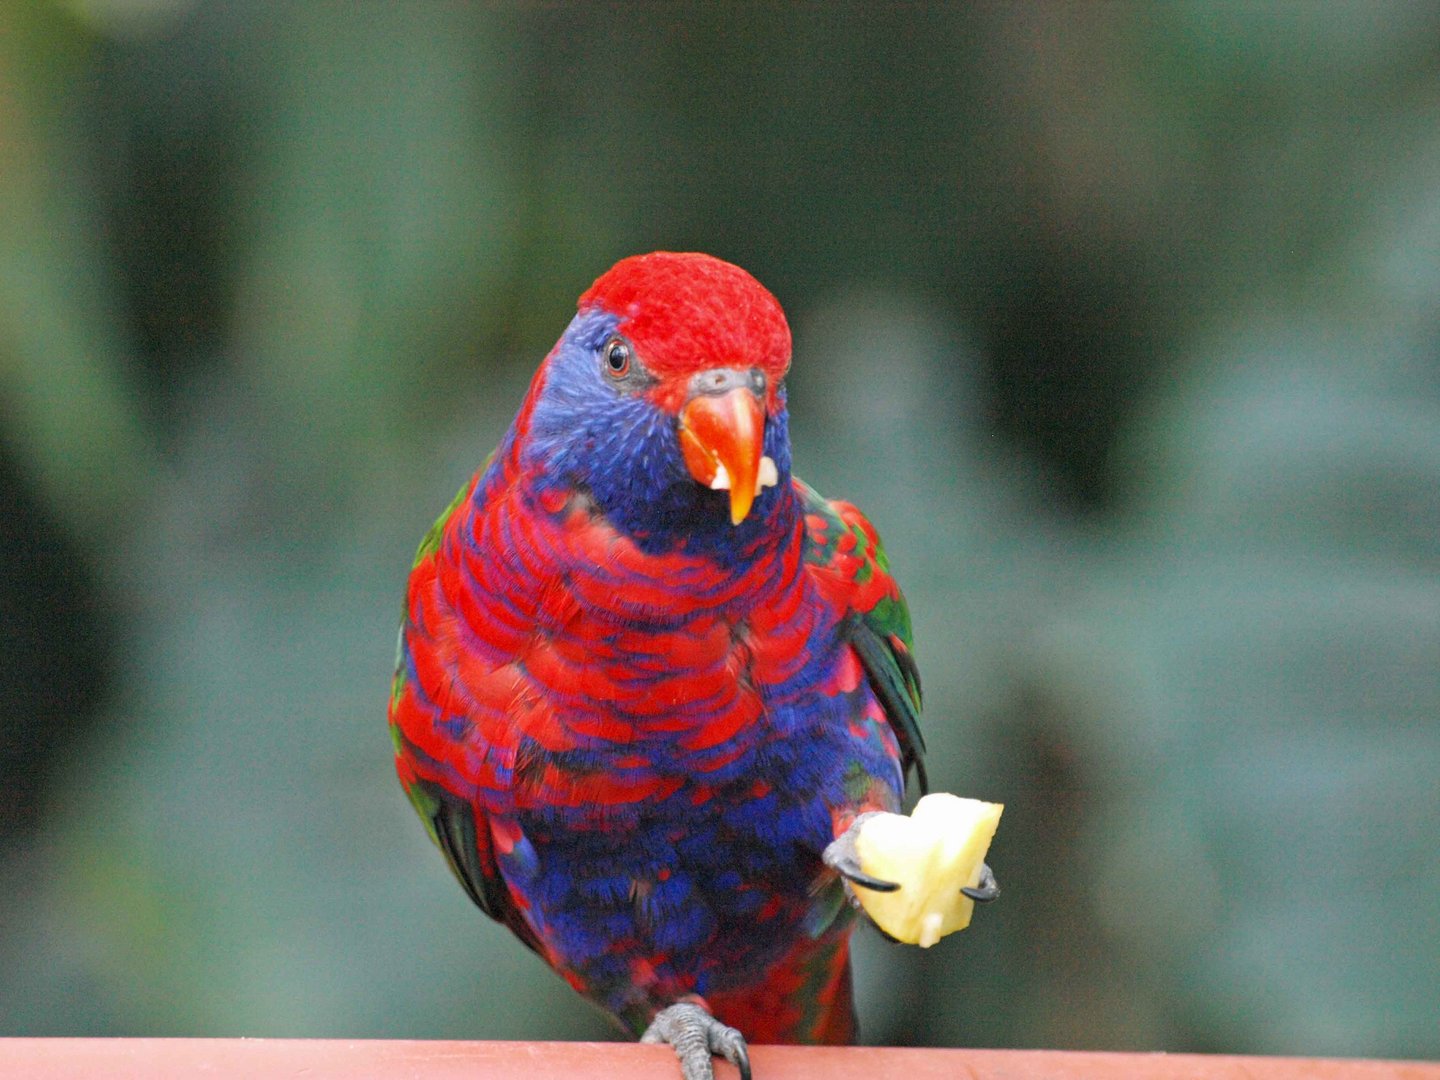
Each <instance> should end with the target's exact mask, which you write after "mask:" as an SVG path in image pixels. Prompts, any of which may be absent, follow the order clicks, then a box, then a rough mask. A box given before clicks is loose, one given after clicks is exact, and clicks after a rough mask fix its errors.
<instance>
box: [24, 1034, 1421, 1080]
mask: <svg viewBox="0 0 1440 1080" xmlns="http://www.w3.org/2000/svg"><path fill="white" fill-rule="evenodd" d="M751 1058H752V1063H753V1065H754V1070H755V1076H756V1077H757V1080H799V1078H801V1077H805V1078H814V1077H824V1078H825V1080H889V1078H893V1080H1042V1078H1043V1080H1140V1078H1145V1080H1157V1078H1161V1080H1181V1078H1184V1080H1440V1064H1435V1063H1422V1062H1408V1061H1337V1060H1327V1059H1307V1058H1259V1057H1218V1056H1217V1057H1206V1056H1199V1055H1192V1054H1091V1053H1086V1054H1080V1053H1070V1052H1065V1051H1058V1050H911V1049H882V1048H878V1047H860V1048H845V1049H836V1048H832V1047H808V1046H805V1047H798V1046H756V1047H752V1049H751ZM679 1075H680V1073H679V1071H678V1070H677V1068H676V1066H675V1058H674V1056H673V1054H672V1053H671V1052H670V1050H669V1049H668V1048H666V1047H660V1046H638V1045H635V1044H633V1043H556V1042H539V1043H535V1042H419V1041H403V1042H402V1041H393V1042H390V1041H379V1040H355V1041H346V1040H341V1039H320V1040H309V1039H0V1078H3V1080H21V1078H23V1080H60V1078H62V1077H63V1078H65V1080H71V1078H83V1077H104V1078H105V1080H157V1078H168V1077H191V1076H204V1077H206V1078H208V1080H266V1078H269V1077H287V1078H290V1077H303V1078H304V1080H342V1078H343V1080H381V1078H384V1080H399V1078H405V1080H452V1078H453V1080H584V1078H588V1077H605V1078H610V1077H625V1078H627V1080H677V1078H678V1077H679ZM735 1075H736V1073H735V1070H734V1069H732V1068H731V1067H730V1066H729V1065H728V1064H726V1063H724V1062H717V1067H716V1080H733V1078H734V1077H735Z"/></svg>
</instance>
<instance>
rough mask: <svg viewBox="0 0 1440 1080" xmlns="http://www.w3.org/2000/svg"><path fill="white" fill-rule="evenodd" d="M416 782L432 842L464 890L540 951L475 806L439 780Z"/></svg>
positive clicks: (489, 913)
mask: <svg viewBox="0 0 1440 1080" xmlns="http://www.w3.org/2000/svg"><path fill="white" fill-rule="evenodd" d="M418 786H420V787H421V788H422V789H423V790H424V794H425V800H424V801H425V803H426V804H427V808H428V809H429V818H430V823H431V825H432V826H433V827H434V830H435V843H436V844H437V845H439V848H440V850H441V851H442V852H444V853H445V861H446V862H447V863H449V864H450V869H451V870H452V871H453V872H454V874H455V877H456V879H457V880H458V881H459V882H460V887H461V888H463V889H464V890H465V894H466V895H467V896H469V897H470V899H471V900H473V901H475V905H476V906H477V907H478V908H479V909H480V910H481V911H483V912H485V914H486V915H489V916H490V917H491V918H492V919H494V920H495V921H496V922H500V923H504V924H505V925H506V926H508V927H509V928H510V929H511V930H512V931H513V932H514V933H515V936H516V937H518V938H519V939H520V940H521V941H523V942H524V943H525V944H526V945H528V946H529V947H530V948H532V949H534V950H535V951H536V952H537V953H538V952H540V945H539V942H537V941H536V939H535V934H534V931H532V930H531V929H530V926H529V924H527V923H526V922H525V920H524V919H522V918H521V917H520V913H519V912H518V911H517V910H516V909H515V904H514V901H513V900H512V899H511V898H510V891H509V890H508V889H507V888H506V887H505V882H504V881H502V880H501V878H500V874H499V872H498V870H497V868H496V866H495V860H494V856H493V854H492V852H491V849H490V841H489V836H488V830H485V831H484V833H482V831H481V830H480V829H478V828H477V827H476V821H475V815H476V813H477V811H476V809H475V807H474V806H472V805H471V804H470V803H468V802H466V801H465V800H463V799H459V798H456V797H455V796H454V795H452V794H450V792H448V791H446V790H445V789H444V788H442V787H440V786H439V785H438V784H429V783H425V782H424V781H419V782H418Z"/></svg>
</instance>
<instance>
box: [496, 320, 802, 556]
mask: <svg viewBox="0 0 1440 1080" xmlns="http://www.w3.org/2000/svg"><path fill="white" fill-rule="evenodd" d="M619 322H620V320H619V318H618V317H617V316H615V315H611V314H609V313H608V312H604V311H599V310H591V311H587V312H582V313H581V314H579V315H577V316H575V318H574V320H572V322H571V323H570V326H569V327H568V328H567V329H566V331H565V334H564V335H563V336H562V337H561V339H560V343H559V345H558V346H557V347H556V350H555V352H554V354H553V355H552V356H551V358H550V361H549V371H548V374H547V376H546V379H545V384H544V387H543V389H542V390H541V393H540V397H539V399H538V400H537V401H536V403H535V408H534V412H533V413H532V414H531V417H530V425H529V433H528V438H527V440H526V445H525V446H524V448H523V450H522V461H523V462H524V465H525V469H526V471H527V472H529V473H531V474H532V475H535V476H537V477H538V478H539V484H540V485H541V486H546V485H552V484H553V485H557V486H560V487H562V488H565V489H570V490H577V491H581V492H584V493H586V494H587V495H588V496H589V497H590V498H591V499H593V500H594V503H595V505H596V508H597V509H598V510H599V512H600V513H602V514H603V515H604V516H605V517H606V518H607V519H608V520H609V521H610V523H611V524H612V525H614V526H615V527H616V528H617V529H619V530H620V531H621V532H624V533H625V534H627V535H628V536H630V537H631V538H632V539H633V540H635V542H636V543H637V544H639V545H640V547H641V548H642V549H644V550H647V551H655V552H659V551H669V550H675V549H676V548H678V547H684V548H685V549H686V550H689V551H691V552H693V553H696V554H699V553H702V552H703V553H708V554H712V555H715V556H718V557H720V558H722V559H723V558H724V556H725V555H726V554H727V553H729V554H735V555H738V553H739V552H741V551H743V550H745V549H749V548H752V547H753V545H754V543H755V542H756V541H757V540H758V539H759V538H760V537H761V536H762V535H763V534H764V533H765V532H767V531H768V530H771V529H773V528H775V522H774V521H773V520H772V519H773V517H774V511H775V509H776V506H777V504H778V503H779V502H780V501H781V499H780V498H779V496H780V493H782V492H788V490H789V476H790V444H789V436H788V433H787V426H786V413H785V411H784V407H783V403H784V396H783V391H782V393H781V396H780V401H781V410H780V411H779V412H778V413H777V414H773V415H771V416H769V417H768V418H767V420H766V425H765V427H766V430H765V453H766V454H768V455H769V456H770V457H772V458H773V459H774V460H775V464H776V471H777V472H778V473H779V478H780V483H779V484H778V485H777V486H775V487H772V488H767V489H766V490H764V491H762V492H761V493H760V495H759V497H758V498H757V499H756V502H755V507H754V509H753V510H752V512H751V514H750V516H749V517H747V518H746V520H745V521H743V522H741V523H740V525H738V526H736V525H732V524H731V522H730V516H729V503H728V500H727V497H726V493H725V492H723V491H711V490H709V489H708V488H706V487H704V486H702V485H701V484H698V483H697V482H696V481H695V479H694V478H693V477H692V476H691V475H690V473H689V471H688V470H687V469H686V467H685V463H684V459H683V458H682V457H681V453H680V445H679V441H678V438H677V434H676V430H677V420H676V417H675V416H674V415H673V414H672V413H669V412H667V411H666V410H665V409H663V408H661V407H660V406H659V405H657V404H656V403H655V402H654V401H653V400H652V398H651V396H650V395H649V394H648V393H647V391H648V390H649V389H651V388H653V387H654V386H655V385H656V382H655V380H654V379H653V378H651V377H650V376H648V375H647V374H646V372H645V369H644V363H645V358H644V357H643V356H639V355H636V356H634V357H633V358H632V361H631V368H630V371H629V372H628V373H627V375H626V376H625V377H624V378H623V379H617V378H616V377H615V376H614V375H613V374H611V373H610V372H609V371H607V369H606V364H607V355H606V345H607V344H608V343H609V342H611V340H612V339H613V338H614V337H615V336H616V334H617V327H618V325H619Z"/></svg>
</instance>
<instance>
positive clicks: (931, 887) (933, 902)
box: [855, 793, 1005, 949]
mask: <svg viewBox="0 0 1440 1080" xmlns="http://www.w3.org/2000/svg"><path fill="white" fill-rule="evenodd" d="M1004 809H1005V807H1004V805H1003V804H1001V803H988V802H981V801H980V800H979V799H962V798H960V797H958V796H956V795H948V794H944V793H938V794H935V795H926V796H925V797H924V798H923V799H921V800H920V801H919V802H918V803H916V804H915V810H914V811H913V812H912V813H911V815H910V816H909V817H904V816H903V815H900V814H876V815H875V816H874V817H871V818H869V819H867V820H866V821H864V822H863V823H862V824H861V828H860V831H859V834H858V835H857V836H856V838H855V854H856V855H857V857H858V858H859V862H860V869H861V870H863V871H864V872H865V873H866V874H868V875H870V876H871V877H874V878H878V879H880V880H882V881H893V882H896V883H897V884H898V885H899V886H900V888H898V889H896V890H895V891H894V892H876V891H875V890H873V889H867V888H865V887H864V886H862V885H858V884H857V885H855V895H856V897H857V898H858V899H859V901H860V905H861V907H863V908H864V909H865V911H866V912H867V913H868V914H869V916H870V918H872V919H874V920H875V924H876V925H877V926H879V927H880V929H882V930H884V931H885V932H886V933H887V934H889V935H890V936H891V937H893V938H895V939H896V940H897V941H903V942H905V943H907V944H910V945H919V946H920V947H921V948H924V949H928V948H929V947H930V946H931V945H934V944H935V943H936V942H937V941H939V940H940V939H941V938H942V937H944V936H945V935H946V934H953V933H955V931H957V930H964V929H965V927H967V926H969V925H970V917H971V915H972V914H973V913H974V911H975V901H974V900H971V899H970V897H968V896H966V895H965V894H964V893H962V892H961V891H960V890H961V888H975V887H976V886H977V885H978V884H979V883H980V867H981V864H982V863H983V862H984V861H985V852H986V851H988V850H989V849H990V841H991V839H992V838H993V837H994V836H995V829H996V826H998V825H999V824H1000V812H1001V811H1002V810H1004Z"/></svg>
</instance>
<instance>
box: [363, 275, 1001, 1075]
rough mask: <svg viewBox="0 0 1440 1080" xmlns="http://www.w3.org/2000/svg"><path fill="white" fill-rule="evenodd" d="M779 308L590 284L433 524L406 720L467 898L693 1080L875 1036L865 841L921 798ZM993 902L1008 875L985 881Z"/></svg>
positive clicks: (976, 893) (901, 652)
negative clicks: (863, 901) (793, 422)
mask: <svg viewBox="0 0 1440 1080" xmlns="http://www.w3.org/2000/svg"><path fill="white" fill-rule="evenodd" d="M790 360H791V335H790V329H789V326H788V323H787V321H786V318H785V315H784V312H783V311H782V309H781V306H780V304H779V301H778V300H777V299H776V298H775V297H774V295H773V294H772V293H771V292H770V291H769V290H767V289H766V288H765V287H764V286H763V285H761V284H760V282H759V281H757V280H756V279H755V278H754V277H752V276H751V275H750V274H749V273H748V272H746V271H745V270H743V269H741V268H740V267H738V266H736V265H734V264H732V263H729V262H726V261H723V260H721V259H718V258H716V257H714V256H711V255H706V254H701V253H696V252H668V251H657V252H653V253H650V254H645V255H635V256H631V257H628V258H625V259H622V260H621V261H620V262H618V263H616V264H615V265H614V266H613V267H611V268H610V269H609V270H608V271H606V272H605V273H604V274H602V275H601V276H600V277H599V278H598V279H597V280H596V281H595V282H594V283H593V284H592V285H591V286H590V288H589V289H588V290H586V291H585V292H584V293H583V294H582V295H581V296H580V299H579V302H578V305H577V309H576V314H575V315H574V317H573V319H572V320H571V321H570V323H569V325H568V326H567V327H566V329H565V331H564V333H563V334H562V335H561V336H560V339H559V341H558V342H557V343H556V344H555V346H554V347H553V348H552V349H551V351H550V352H549V353H548V355H547V356H546V357H545V359H544V360H543V361H542V363H541V364H540V366H539V368H538V370H537V371H536V373H535V375H534V377H533V378H532V380H531V382H530V385H529V389H528V392H527V393H526V395H525V397H524V400H523V402H522V403H521V405H520V408H519V411H518V413H517V414H516V416H515V419H514V422H513V423H512V425H511V426H510V428H509V430H508V431H507V432H506V433H505V434H504V436H503V438H502V440H501V442H500V444H499V446H498V447H497V449H496V450H495V451H494V452H493V453H492V454H491V455H490V456H489V457H488V458H486V459H485V461H484V462H483V463H482V464H481V466H480V468H479V470H478V471H477V472H476V473H475V474H474V476H473V477H471V478H470V480H469V481H468V482H467V483H466V484H465V485H464V486H463V488H462V489H461V490H460V492H459V494H458V495H457V496H456V497H455V499H454V501H453V502H452V503H451V504H450V506H449V507H448V508H447V509H446V510H445V512H444V513H443V514H442V515H441V516H440V518H439V520H438V521H436V522H435V524H434V525H433V526H432V527H431V529H430V530H429V532H428V533H427V534H426V535H425V537H424V539H423V540H422V542H421V544H420V546H419V550H418V552H417V554H416V557H415V561H414V564H413V567H412V569H411V571H410V576H409V581H408V587H407V590H406V597H405V605H404V614H403V620H402V626H401V631H400V641H399V648H398V657H397V661H396V668H395V674H394V678H393V681H392V684H391V691H390V701H389V708H388V719H389V725H390V732H391V738H392V741H393V745H394V750H395V764H396V770H397V773H398V775H399V779H400V783H401V785H402V786H403V788H404V790H405V792H406V794H407V795H408V797H409V801H410V802H411V803H412V805H413V806H414V808H415V810H416V811H417V812H418V814H419V815H420V817H421V819H422V821H423V822H424V824H425V827H426V829H427V831H428V833H429V836H430V839H431V840H432V841H433V842H434V844H435V845H436V846H437V847H438V848H439V849H440V851H441V852H442V854H443V856H444V858H445V860H446V862H448V864H449V867H450V869H451V871H452V872H453V873H454V875H455V877H456V878H457V879H458V880H459V883H460V885H461V887H462V888H463V889H464V891H465V892H466V893H467V894H468V896H469V898H470V899H471V900H472V901H473V902H474V903H475V904H476V905H478V906H479V908H480V909H481V910H482V911H483V912H484V913H485V914H486V915H488V916H490V917H491V918H492V919H495V920H496V921H498V922H500V923H501V924H503V925H504V926H506V927H507V928H508V929H509V930H510V931H512V932H513V934H514V935H515V936H516V937H518V938H519V939H520V941H521V942H522V943H524V945H526V946H528V947H529V948H530V949H531V950H533V951H534V952H535V953H536V954H538V956H539V957H540V958H541V959H542V960H543V961H544V962H545V963H546V964H548V965H549V966H550V967H551V968H553V969H554V970H555V971H556V972H558V973H559V974H560V975H561V976H562V977H563V978H564V979H565V980H566V981H567V982H568V983H569V984H570V985H571V986H572V987H573V988H574V989H575V990H576V991H578V992H579V993H580V994H582V995H583V996H585V997H586V998H588V999H590V1000H591V1001H592V1002H594V1003H595V1004H597V1005H598V1006H599V1007H600V1008H601V1009H602V1010H603V1011H604V1012H606V1013H607V1014H609V1016H610V1017H611V1018H612V1019H613V1020H615V1021H616V1022H617V1023H618V1024H619V1026H620V1027H622V1028H624V1029H626V1030H628V1031H629V1033H631V1035H632V1036H638V1037H639V1038H640V1041H642V1042H646V1043H668V1044H670V1045H671V1046H672V1047H673V1048H674V1051H675V1053H676V1054H677V1056H678V1058H679V1063H680V1067H681V1071H682V1073H683V1075H684V1076H685V1078H686V1080H709V1078H710V1077H712V1076H713V1056H714V1055H719V1056H721V1057H723V1058H725V1059H727V1060H729V1061H730V1062H731V1063H733V1064H734V1065H735V1066H736V1067H737V1068H738V1069H739V1071H740V1073H741V1075H742V1077H744V1078H745V1080H749V1077H750V1063H749V1050H748V1045H749V1043H750V1042H755V1043H830V1044H845V1043H850V1042H853V1041H854V1039H855V1037H856V1019H855V1010H854V1003H853V994H852V989H851V971H850V948H849V946H850V937H851V933H852V931H853V930H854V928H855V926H856V924H857V922H858V920H859V918H860V916H859V915H858V914H857V906H856V904H855V903H854V899H855V898H854V893H853V888H854V885H856V884H858V885H862V886H864V887H868V888H872V889H877V890H885V889H894V888H896V887H897V886H896V885H895V884H894V883H892V882H885V881H878V880H875V879H874V878H870V877H868V876H867V875H865V874H864V873H863V871H862V870H861V868H860V865H859V862H858V861H857V859H856V857H855V848H854V838H855V835H856V830H857V828H858V826H859V824H860V823H862V822H863V821H864V820H865V819H866V817H867V815H871V814H875V813H880V812H891V813H893V812H895V811H897V810H898V809H899V807H900V805H901V803H902V801H903V799H904V795H905V788H906V782H907V776H909V775H910V773H911V772H912V771H913V772H914V775H915V778H916V782H917V784H918V785H919V786H920V788H921V790H922V792H923V790H924V788H925V779H926V778H925V772H924V761H923V755H924V750H925V744H924V741H923V739H922V737H921V732H920V727H919V716H920V707H921V686H920V675H919V671H918V668H917V667H916V663H915V659H914V652H913V642H912V632H911V620H910V614H909V610H908V608H907V606H906V602H905V599H904V597H903V596H902V594H901V592H900V590H899V587H898V586H897V585H896V583H895V580H894V578H893V577H892V576H891V573H890V568H889V562H888V559H887V557H886V554H885V550H884V548H883V547H882V546H881V543H880V539H879V537H878V535H877V532H876V530H875V528H874V526H872V525H871V523H870V522H869V520H868V519H867V518H866V517H865V516H864V515H863V514H861V512H860V511H859V510H857V509H856V508H855V507H854V506H852V505H850V504H849V503H846V502H843V501H830V500H827V499H825V498H823V497H821V496H820V495H818V494H817V493H816V492H815V491H814V490H812V489H811V488H810V487H808V486H807V485H806V484H805V483H804V482H803V481H801V480H799V479H798V478H796V477H795V476H794V475H793V474H792V472H791V448H790V441H789V432H788V425H787V416H788V413H787V408H786V388H785V376H786V373H787V371H788V370H789V367H790ZM964 891H966V892H967V894H968V895H971V896H972V897H973V898H975V899H978V900H987V899H991V898H992V897H993V895H994V894H995V893H996V892H997V891H998V890H997V887H996V886H995V885H994V879H993V875H992V874H990V872H989V870H988V867H987V868H986V876H985V879H984V880H983V881H982V883H981V885H980V887H978V888H976V889H974V890H973V891H972V890H964Z"/></svg>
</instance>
